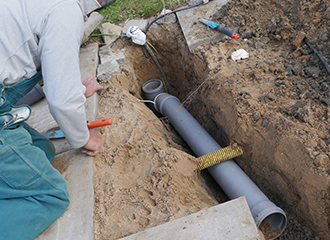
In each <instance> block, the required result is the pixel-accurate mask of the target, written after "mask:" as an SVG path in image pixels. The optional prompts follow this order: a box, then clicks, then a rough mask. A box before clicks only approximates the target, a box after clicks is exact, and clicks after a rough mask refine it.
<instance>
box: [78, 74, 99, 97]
mask: <svg viewBox="0 0 330 240" xmlns="http://www.w3.org/2000/svg"><path fill="white" fill-rule="evenodd" d="M95 83H96V77H90V78H88V79H87V80H85V81H83V83H82V84H83V85H84V86H85V87H86V91H85V97H86V98H88V97H90V96H92V95H93V94H94V93H95V92H96V91H98V90H102V89H103V86H101V85H95Z"/></svg>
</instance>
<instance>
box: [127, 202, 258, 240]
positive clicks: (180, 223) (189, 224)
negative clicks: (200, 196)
mask: <svg viewBox="0 0 330 240" xmlns="http://www.w3.org/2000/svg"><path fill="white" fill-rule="evenodd" d="M142 239H143V240H154V239H157V240H167V239H171V240H179V239H180V240H186V239H189V240H194V239H196V240H204V239H205V240H228V239H244V240H261V239H262V238H261V237H260V235H259V232H258V228H257V226H256V224H255V222H254V220H253V217H252V215H251V212H250V209H249V207H248V205H247V202H246V200H245V197H240V198H237V199H234V200H231V201H228V202H226V203H223V204H219V205H217V206H214V207H211V208H209V209H206V210H203V211H200V212H198V213H195V214H191V215H189V216H186V217H183V218H180V219H177V220H174V221H171V222H168V223H164V224H162V225H159V226H157V227H154V228H150V229H147V230H145V231H142V232H139V233H136V234H133V235H131V236H128V237H125V238H121V240H142Z"/></svg>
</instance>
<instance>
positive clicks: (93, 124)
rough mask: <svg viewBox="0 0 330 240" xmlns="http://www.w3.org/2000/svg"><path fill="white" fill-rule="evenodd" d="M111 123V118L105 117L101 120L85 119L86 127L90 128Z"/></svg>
mask: <svg viewBox="0 0 330 240" xmlns="http://www.w3.org/2000/svg"><path fill="white" fill-rule="evenodd" d="M111 124H112V119H111V118H106V119H102V120H97V121H87V127H88V128H89V129H90V128H97V127H103V126H108V125H111Z"/></svg>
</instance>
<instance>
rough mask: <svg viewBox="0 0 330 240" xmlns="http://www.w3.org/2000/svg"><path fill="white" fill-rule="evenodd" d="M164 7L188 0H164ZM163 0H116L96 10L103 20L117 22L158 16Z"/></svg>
mask: <svg viewBox="0 0 330 240" xmlns="http://www.w3.org/2000/svg"><path fill="white" fill-rule="evenodd" d="M164 1H165V7H166V9H171V10H173V9H175V8H177V7H179V6H181V5H183V4H184V3H188V2H189V1H188V0H164ZM163 7H164V6H163V0H117V1H115V2H114V3H112V4H110V5H109V6H107V7H104V8H102V9H100V10H98V12H99V13H100V14H101V15H102V16H104V20H103V21H105V22H110V23H114V24H117V23H118V22H121V21H125V20H127V19H129V18H149V17H153V16H158V14H159V13H160V12H161V11H162V9H163Z"/></svg>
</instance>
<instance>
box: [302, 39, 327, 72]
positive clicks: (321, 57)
mask: <svg viewBox="0 0 330 240" xmlns="http://www.w3.org/2000/svg"><path fill="white" fill-rule="evenodd" d="M304 40H305V42H306V43H307V45H308V46H309V47H310V48H311V49H312V50H313V51H314V53H316V54H317V56H319V58H320V59H321V61H322V62H323V64H324V66H325V68H326V69H327V71H328V73H329V74H330V67H329V65H328V63H327V62H326V61H325V59H324V57H323V56H322V55H321V54H320V53H319V52H318V51H317V50H316V49H315V48H314V47H313V46H312V45H311V44H310V43H309V42H308V41H307V39H306V38H304Z"/></svg>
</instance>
